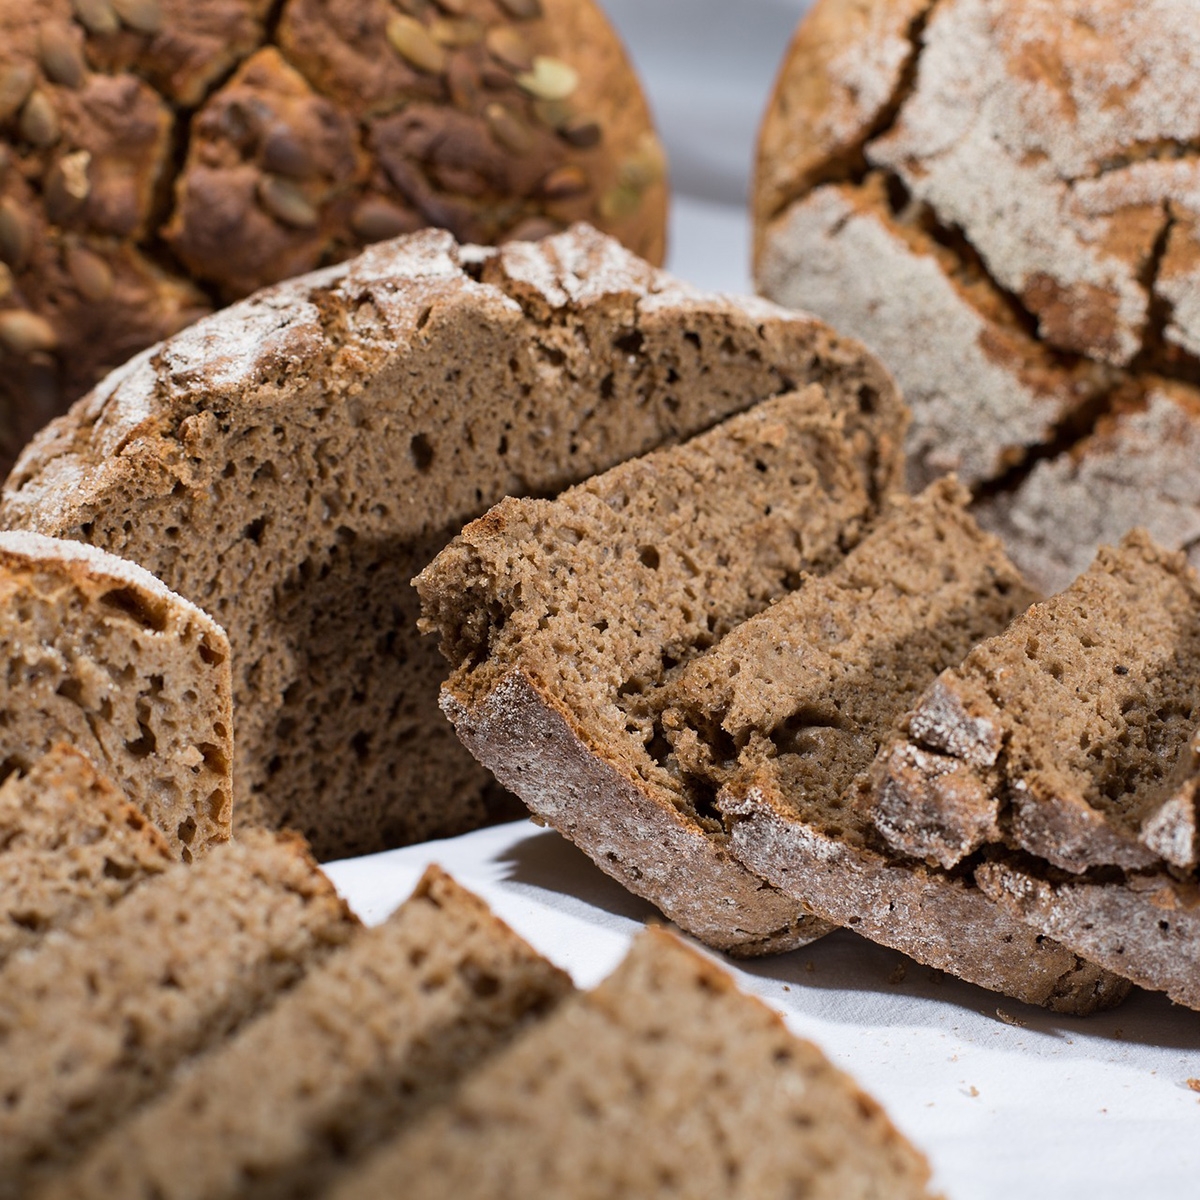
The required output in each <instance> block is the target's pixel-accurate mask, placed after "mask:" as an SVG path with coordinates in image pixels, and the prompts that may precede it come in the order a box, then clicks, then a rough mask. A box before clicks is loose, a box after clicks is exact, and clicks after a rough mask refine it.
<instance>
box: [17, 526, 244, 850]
mask: <svg viewBox="0 0 1200 1200" xmlns="http://www.w3.org/2000/svg"><path fill="white" fill-rule="evenodd" d="M0 658H2V659H3V661H4V662H5V663H6V664H7V665H6V668H5V682H4V684H3V686H2V687H0V763H2V764H3V769H6V770H12V769H13V768H22V767H27V766H29V765H31V763H32V761H33V759H34V758H36V757H37V756H38V755H40V754H43V753H45V751H47V750H48V749H49V748H50V747H51V746H52V745H53V744H54V743H55V742H57V741H60V740H62V741H66V742H68V743H70V744H71V745H73V746H75V747H77V748H78V749H80V750H83V751H85V752H86V753H87V754H88V755H89V756H90V757H91V758H92V759H93V760H94V761H95V762H96V763H97V764H99V766H100V767H101V768H102V769H103V770H105V771H106V772H107V773H109V774H110V775H111V776H112V779H113V781H114V782H115V783H116V784H117V785H118V786H119V787H120V788H121V789H122V791H123V792H124V793H125V795H126V797H127V798H128V799H129V800H130V801H131V802H132V803H133V804H134V805H136V807H137V808H138V809H140V810H141V811H142V812H143V813H145V814H146V816H147V817H149V819H150V820H151V821H152V822H153V823H154V824H155V825H156V826H157V827H158V828H159V829H160V830H162V832H163V834H164V835H165V836H166V839H167V842H168V844H169V845H170V847H171V850H172V852H173V853H174V854H176V855H178V856H180V857H182V858H183V859H185V860H186V861H191V860H192V859H193V858H195V857H198V856H199V855H202V854H204V853H205V852H206V851H207V850H208V849H209V848H211V847H212V846H213V845H215V844H217V843H218V842H223V841H226V840H227V839H228V837H229V831H230V822H231V807H232V792H233V782H232V778H231V770H232V765H233V720H232V693H231V674H230V664H229V642H228V639H227V638H226V637H225V634H224V632H223V631H222V629H221V628H220V627H219V626H218V625H217V623H216V622H215V621H213V620H212V618H210V617H209V616H207V615H206V614H205V613H203V612H201V611H200V610H199V609H198V608H197V607H196V606H195V605H194V604H191V603H190V602H188V601H187V600H185V599H183V597H182V596H178V595H176V594H174V593H173V592H171V591H170V590H169V589H168V588H167V587H165V586H164V585H163V584H162V583H160V582H159V580H157V579H156V578H154V577H153V576H152V575H150V573H149V572H147V571H145V570H143V569H142V568H141V567H139V566H137V565H135V564H134V563H132V562H128V561H126V560H124V559H120V558H117V557H116V556H115V555H112V554H108V553H105V552H104V551H102V550H99V549H96V548H95V547H92V546H82V545H80V544H78V543H77V542H71V541H61V540H59V539H57V538H48V537H43V536H41V535H39V534H33V533H25V532H19V533H0Z"/></svg>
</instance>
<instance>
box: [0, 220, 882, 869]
mask: <svg viewBox="0 0 1200 1200" xmlns="http://www.w3.org/2000/svg"><path fill="white" fill-rule="evenodd" d="M809 383H819V384H820V385H821V386H822V388H824V389H825V390H826V391H827V393H828V394H829V397H830V404H831V406H832V408H833V409H834V410H836V411H838V412H844V413H845V414H846V420H847V429H849V430H862V431H864V432H863V436H868V437H869V436H872V435H871V434H870V433H868V432H867V431H871V430H874V431H877V432H876V433H875V434H874V435H873V436H874V438H875V441H876V443H877V449H878V462H879V465H878V467H877V468H876V469H875V470H874V473H873V476H872V479H871V481H870V483H871V487H872V489H878V490H882V489H883V488H885V487H887V486H889V485H890V484H891V483H892V482H893V479H894V476H895V474H896V467H895V464H896V462H897V453H898V451H897V447H896V445H895V442H897V441H898V440H899V438H900V435H901V428H902V417H901V409H900V404H899V401H898V399H897V396H896V392H895V389H894V386H893V385H892V383H891V382H890V380H889V378H888V377H887V375H886V373H885V372H884V371H883V370H882V369H881V368H880V367H879V366H878V364H876V363H875V362H874V360H872V359H871V358H870V357H869V356H867V355H865V354H864V353H863V351H862V350H861V348H860V347H858V346H857V345H856V344H854V343H851V342H846V341H843V340H841V339H839V338H838V337H836V336H835V335H834V334H833V333H832V332H831V331H830V330H828V329H827V328H826V327H825V326H823V325H821V324H820V323H818V322H815V321H813V320H811V319H809V318H807V317H802V316H796V315H794V314H788V313H785V312H783V311H782V310H778V309H775V308H774V307H772V306H769V305H766V304H764V303H762V302H758V301H744V302H743V301H734V300H725V299H721V298H718V297H713V296H706V295H703V294H700V293H696V292H693V291H691V290H689V289H687V288H684V287H682V286H680V285H677V284H675V283H674V282H673V281H672V280H670V279H669V278H668V277H667V276H665V275H663V274H661V273H659V272H657V271H655V270H653V269H652V268H650V267H649V266H648V265H646V264H645V263H643V262H641V261H640V260H638V259H636V258H634V257H633V256H631V255H629V254H628V253H626V252H625V251H623V250H621V248H620V247H619V246H618V245H617V244H616V243H615V242H613V241H610V240H609V239H607V238H604V237H602V236H601V235H599V234H597V233H595V232H594V231H592V230H589V229H587V228H586V227H578V228H575V229H573V230H572V231H571V232H569V233H567V234H563V235H561V236H559V237H557V238H552V239H549V240H547V241H545V242H543V243H541V244H539V245H534V244H525V243H514V244H511V245H509V246H506V247H504V248H503V249H501V250H500V251H499V252H491V251H484V250H480V249H475V248H460V247H459V246H457V245H456V244H455V243H454V241H453V240H452V239H451V238H450V236H449V235H448V234H444V233H434V232H426V233H422V234H417V235H414V236H413V237H411V238H408V239H403V240H400V241H396V242H393V243H389V244H386V245H381V246H379V247H377V248H374V249H372V250H369V251H367V252H366V253H365V254H363V255H362V256H361V257H360V258H359V259H357V260H355V261H354V262H352V263H349V264H346V265H343V266H339V267H333V268H330V269H328V270H326V271H324V272H322V273H320V274H317V275H314V276H312V277H309V278H306V279H300V280H297V281H293V282H290V283H287V284H282V285H280V286H278V287H276V288H274V289H271V290H268V291H265V292H263V293H261V294H260V295H259V296H257V297H256V298H253V299H251V300H249V301H246V302H244V303H242V304H239V305H236V306H234V307H233V308H230V309H227V310H225V311H224V312H223V313H219V314H217V315H215V316H213V317H211V318H208V319H207V320H205V321H203V322H201V323H200V324H198V325H196V326H194V327H192V328H191V329H189V330H187V331H185V332H183V333H181V334H179V335H177V336H176V337H175V338H173V339H171V340H170V341H168V342H166V343H164V344H163V346H162V347H160V348H159V349H157V350H155V351H153V352H150V353H147V354H145V355H143V356H141V357H139V358H137V359H135V360H134V361H133V362H132V363H130V364H129V365H128V366H127V367H125V368H124V369H122V370H121V371H119V372H117V373H115V374H114V375H112V376H110V377H109V379H108V380H107V381H105V383H103V384H102V385H101V386H100V387H99V388H98V389H97V390H96V391H95V392H94V393H92V395H91V396H90V397H88V398H86V399H84V400H83V401H81V402H80V403H79V404H78V405H77V406H76V408H75V409H74V410H73V411H72V413H71V414H70V415H69V416H67V417H65V418H63V419H62V420H60V421H58V422H56V423H55V424H53V425H51V426H50V427H49V428H48V429H47V430H45V431H44V432H43V433H42V434H41V435H40V436H39V437H38V438H37V439H36V440H35V441H34V443H33V444H32V445H31V447H30V448H29V449H28V450H27V451H26V453H25V454H24V456H23V457H22V459H21V462H20V464H19V466H18V467H17V469H16V470H15V471H14V474H13V475H12V476H11V477H10V479H9V481H8V485H7V487H6V490H5V494H4V498H3V503H2V505H0V522H2V523H4V524H7V525H8V526H10V527H18V526H19V527H24V528H32V529H37V530H39V531H41V532H44V533H50V534H54V535H56V536H61V537H67V538H72V539H75V540H79V541H85V542H90V543H92V544H94V545H97V546H102V547H104V548H106V549H108V550H111V551H114V552H117V553H120V554H123V555H125V556H126V557H128V558H131V559H134V560H135V561H138V562H141V563H142V564H143V565H145V566H146V567H148V568H149V569H150V570H152V571H154V572H155V573H156V574H159V575H160V576H161V577H162V578H163V579H165V580H166V581H167V583H168V584H169V585H170V586H171V587H173V588H175V589H177V590H178V591H180V592H181V593H182V594H183V595H186V596H188V597H190V598H191V599H192V600H194V601H195V602H196V603H198V604H200V605H202V606H203V607H204V608H205V609H206V611H208V612H210V613H212V614H213V615H214V616H215V617H216V619H217V620H219V621H221V622H222V624H223V625H224V626H225V628H226V629H227V630H228V631H229V634H230V640H231V642H232V645H233V650H234V669H235V671H236V676H235V681H234V690H235V696H236V700H237V704H238V744H237V760H236V769H235V772H234V775H235V787H236V792H237V802H238V820H239V822H241V821H243V820H248V821H259V822H266V823H269V824H273V825H278V824H285V823H286V824H289V825H293V826H296V827H299V828H300V829H302V830H304V831H305V832H307V833H309V834H311V835H312V837H313V839H314V847H315V849H316V851H317V853H318V854H319V855H321V856H323V857H332V856H336V855H343V854H351V853H359V852H365V851H368V850H376V849H379V848H381V847H382V846H385V845H389V844H396V843H399V842H404V841H411V840H416V839H419V838H425V837H432V836H435V835H444V834H451V833H457V832H460V831H462V830H464V829H466V828H469V827H471V826H473V825H478V824H480V823H481V822H482V821H484V820H485V819H486V818H487V817H488V815H489V814H490V813H493V812H495V811H496V807H495V805H494V804H493V803H492V801H493V800H494V799H495V795H496V792H495V788H494V785H493V784H491V783H490V780H489V778H488V776H487V774H486V773H485V772H484V771H483V770H482V769H481V768H480V767H478V766H477V765H476V764H474V763H473V762H472V761H471V759H470V757H469V755H467V754H466V752H465V751H464V750H463V749H462V748H461V747H460V746H459V745H458V744H457V742H456V741H455V739H454V736H453V732H452V730H450V728H449V727H448V726H447V725H446V723H445V721H444V720H443V719H442V717H441V716H440V714H439V713H438V712H437V709H436V696H437V685H438V682H439V680H440V676H441V669H440V667H439V666H438V662H439V660H438V656H437V650H436V647H435V646H434V645H433V644H432V642H426V643H425V644H424V645H422V644H421V643H420V639H419V638H418V637H417V636H416V631H415V628H414V622H415V616H416V611H415V610H416V599H415V596H414V595H413V594H412V593H411V590H410V589H409V587H408V581H409V579H410V578H411V576H412V575H413V574H414V573H415V572H416V571H417V570H418V569H420V568H421V567H423V566H424V565H425V564H426V563H427V562H428V561H429V560H430V559H432V557H433V555H434V554H435V553H436V551H437V550H439V549H441V547H442V546H444V545H445V543H446V542H447V541H449V539H450V537H451V536H452V534H453V533H454V532H456V531H457V530H458V529H460V528H461V527H462V525H463V523H464V522H465V521H466V520H468V519H469V518H471V517H473V516H476V515H478V514H479V513H480V512H482V511H484V509H486V508H487V506H488V505H490V504H492V503H494V502H495V501H497V500H498V499H500V497H502V496H503V495H505V494H511V493H522V492H554V491H557V490H559V489H561V488H562V487H564V486H566V485H568V484H569V483H571V482H572V481H574V480H578V479H582V478H585V477H587V476H588V475H590V474H592V473H593V472H594V471H597V470H601V469H604V468H607V467H609V466H611V465H613V464H614V463H616V462H618V461H621V460H623V459H626V458H628V457H629V456H630V455H633V454H639V453H643V452H645V451H646V450H648V449H650V448H651V447H653V446H656V445H659V444H660V443H662V442H664V441H671V440H674V439H676V438H680V437H686V436H690V435H692V434H694V433H696V432H697V431H699V430H700V429H703V428H707V427H708V426H710V425H712V424H713V423H714V422H716V421H718V420H721V419H722V418H724V417H725V416H727V415H729V414H730V413H731V412H734V411H737V410H740V409H743V408H746V407H748V406H749V405H751V404H752V403H754V402H755V401H757V400H761V399H764V398H766V397H769V396H772V395H776V394H780V393H784V392H788V391H791V390H793V389H795V388H803V387H804V386H806V385H808V384H809ZM865 452H866V451H864V453H865Z"/></svg>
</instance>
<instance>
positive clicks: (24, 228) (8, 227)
mask: <svg viewBox="0 0 1200 1200" xmlns="http://www.w3.org/2000/svg"><path fill="white" fill-rule="evenodd" d="M30 225H31V222H30V219H29V214H28V213H26V212H25V210H24V209H23V208H21V206H20V205H19V204H18V203H17V202H16V201H15V200H13V199H7V200H0V259H2V260H3V261H4V262H6V263H7V264H8V265H9V266H10V267H12V268H14V269H15V270H17V271H19V270H20V269H21V268H22V267H23V266H24V265H25V262H26V260H27V259H28V257H29V251H30V250H32V249H33V230H32V229H31V228H30Z"/></svg>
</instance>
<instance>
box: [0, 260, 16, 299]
mask: <svg viewBox="0 0 1200 1200" xmlns="http://www.w3.org/2000/svg"><path fill="white" fill-rule="evenodd" d="M13 286H14V280H13V273H12V270H11V268H10V267H9V266H8V265H7V264H6V263H2V262H0V300H7V299H8V298H9V296H11V295H12V293H13Z"/></svg>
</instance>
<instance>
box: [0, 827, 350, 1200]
mask: <svg viewBox="0 0 1200 1200" xmlns="http://www.w3.org/2000/svg"><path fill="white" fill-rule="evenodd" d="M357 928H358V922H357V920H356V919H355V918H354V917H353V916H352V915H351V914H350V912H349V910H348V909H347V908H346V906H345V905H344V904H343V903H342V901H341V900H339V899H338V897H337V894H336V893H335V891H334V889H333V886H332V884H330V883H329V881H328V880H327V879H326V878H325V876H324V875H322V874H321V872H320V870H319V869H318V868H317V865H316V864H315V863H314V862H313V860H312V858H311V857H310V856H309V854H308V853H307V850H306V848H305V846H304V844H303V842H302V841H301V840H300V839H299V838H298V837H295V836H294V835H275V834H269V833H266V832H263V831H258V830H252V831H249V832H248V833H246V834H244V835H242V836H241V837H240V838H239V839H238V840H237V841H236V842H230V843H229V844H228V845H225V846H222V847H219V848H218V849H217V850H215V851H214V852H213V853H212V854H209V855H207V856H206V857H205V858H203V859H201V860H200V861H199V862H197V863H196V864H195V865H193V866H191V867H184V866H182V865H178V864H177V865H175V866H174V867H173V868H172V869H171V870H170V871H167V872H164V873H163V874H162V875H160V876H158V877H157V878H155V879H152V880H147V881H146V882H145V883H143V884H142V885H141V886H140V887H137V888H135V889H134V890H133V891H132V892H130V893H129V894H128V895H127V896H125V897H124V899H122V900H120V901H118V902H117V903H115V904H113V905H112V906H110V907H105V908H100V909H98V910H96V911H95V912H93V913H92V914H91V915H90V916H89V917H88V918H86V919H85V920H81V921H78V922H76V923H75V924H74V925H72V926H71V927H70V929H67V930H58V931H55V932H53V933H51V934H49V935H48V936H47V937H46V938H45V939H44V940H43V941H42V942H41V943H40V944H39V945H38V946H37V947H35V948H34V949H32V950H26V951H21V952H19V953H17V954H16V955H14V956H13V957H12V958H10V959H9V960H8V962H7V963H6V964H5V966H4V968H3V969H0V1094H2V1095H3V1096H4V1097H5V1103H4V1105H3V1106H0V1196H6V1197H7V1196H23V1195H25V1194H27V1192H28V1191H29V1190H30V1188H31V1186H32V1185H33V1183H34V1181H36V1180H37V1179H39V1178H41V1177H43V1176H44V1175H45V1174H47V1173H48V1172H50V1171H51V1170H53V1169H55V1168H56V1167H57V1166H59V1165H61V1164H63V1163H65V1162H69V1161H70V1160H71V1159H72V1158H74V1157H76V1156H77V1155H78V1154H79V1153H80V1152H81V1151H82V1150H83V1149H84V1147H85V1146H86V1145H87V1143H88V1141H89V1140H90V1139H92V1138H94V1137H95V1135H96V1134H97V1133H98V1132H100V1131H101V1130H102V1129H103V1128H105V1127H106V1126H108V1125H109V1124H111V1123H112V1122H113V1121H115V1120H117V1119H118V1118H119V1117H120V1116H121V1115H122V1114H124V1113H126V1112H128V1111H129V1110H130V1109H131V1108H133V1107H134V1106H135V1105H137V1104H139V1103H141V1102H143V1101H144V1100H145V1099H146V1098H147V1097H148V1096H151V1095H153V1094H154V1093H155V1092H156V1091H157V1090H158V1089H160V1088H161V1087H162V1086H163V1085H164V1084H165V1083H166V1081H167V1079H168V1078H169V1076H170V1074H171V1072H172V1071H173V1070H174V1068H175V1067H176V1066H177V1064H179V1063H180V1062H181V1061H182V1060H184V1059H185V1058H187V1057H188V1056H189V1055H193V1054H197V1053H199V1052H201V1051H203V1050H205V1049H206V1048H207V1047H210V1046H213V1045H216V1044H218V1043H220V1042H221V1041H222V1039H224V1038H225V1037H227V1036H228V1035H229V1034H230V1033H231V1032H232V1031H233V1030H235V1029H237V1028H238V1026H239V1025H241V1024H243V1023H244V1022H246V1021H247V1020H249V1019H250V1018H251V1017H253V1016H255V1015H256V1014H258V1013H260V1012H262V1011H263V1010H265V1009H266V1008H268V1007H269V1006H270V1005H271V1003H272V1002H273V1001H274V999H275V997H276V995H277V994H278V993H279V992H280V991H281V990H282V989H284V988H286V987H288V986H289V985H291V984H292V983H294V982H295V981H296V980H297V979H299V978H300V977H301V976H302V975H303V974H304V973H305V971H306V970H308V969H310V968H311V967H312V966H313V965H314V964H316V963H318V962H320V961H321V960H322V959H324V958H325V957H326V956H327V955H328V954H330V953H331V952H332V951H333V950H335V949H336V948H337V947H338V946H339V945H340V944H342V943H344V942H346V941H347V940H348V939H349V938H350V936H351V935H352V934H353V933H354V932H355V930H356V929H357Z"/></svg>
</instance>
